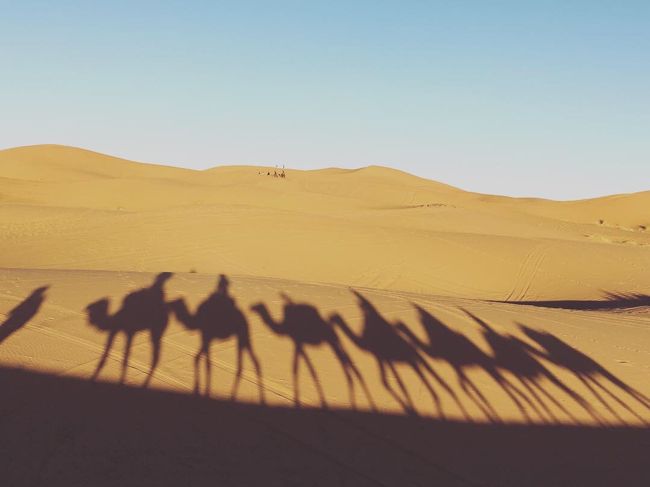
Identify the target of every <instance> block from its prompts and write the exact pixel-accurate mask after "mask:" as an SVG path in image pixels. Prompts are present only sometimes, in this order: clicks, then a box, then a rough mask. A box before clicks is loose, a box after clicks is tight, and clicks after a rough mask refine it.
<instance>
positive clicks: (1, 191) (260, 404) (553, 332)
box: [0, 146, 650, 486]
mask: <svg viewBox="0 0 650 487" xmlns="http://www.w3.org/2000/svg"><path fill="white" fill-rule="evenodd" d="M268 171H269V170H268V168H256V167H224V168H217V169H213V170H208V171H188V170H181V169H175V168H167V167H160V166H153V165H145V164H137V163H132V162H129V161H123V160H119V159H113V158H108V157H106V156H102V155H99V154H94V153H89V152H87V151H80V150H78V149H72V148H65V147H58V146H39V147H31V148H21V149H14V150H9V151H3V152H0V181H1V183H2V184H1V185H0V228H1V229H2V231H1V232H0V249H2V252H0V282H1V283H2V285H1V287H0V386H1V387H2V390H3V400H2V401H1V402H0V404H1V406H0V412H1V417H2V420H1V422H0V437H1V438H3V442H2V446H0V478H2V479H6V485H48V486H50V485H65V486H69V485H139V486H140V485H185V484H186V485H260V484H264V485H323V486H326V485H327V486H330V485H355V486H356V485H395V486H398V485H400V486H401V485H423V486H424V485H483V486H497V485H499V486H500V485H508V486H510V485H512V486H520V485H539V486H547V485H567V486H569V485H571V486H574V485H603V486H604V485H639V486H642V485H643V486H645V485H648V484H649V483H650V469H649V468H648V462H647V458H648V453H649V452H650V433H649V432H650V430H649V429H648V422H650V399H649V396H650V382H649V380H648V377H649V375H650V298H649V297H648V294H650V291H649V289H650V273H649V272H648V269H650V265H649V264H650V247H648V244H649V243H650V234H649V233H647V232H646V230H645V228H646V225H648V223H649V222H648V214H647V212H646V211H645V208H647V207H648V203H650V196H649V195H648V193H640V194H634V195H623V196H616V197H608V198H602V199H596V200H590V201H578V202H564V203H560V202H551V201H544V200H528V199H511V198H503V197H494V196H485V195H478V194H474V193H467V192H464V191H461V190H458V189H455V188H451V187H449V186H445V185H442V184H439V183H435V182H431V181H426V180H423V179H419V178H415V177H413V176H410V175H407V174H404V173H399V172H397V171H393V170H389V169H385V168H379V167H371V168H365V169H361V170H357V171H349V170H338V169H330V170H322V171H310V172H299V171H287V177H286V178H284V179H281V178H274V177H273V176H272V175H271V176H267V175H266V173H267V172H268ZM272 171H273V169H271V172H272ZM644 205H645V206H644ZM190 271H193V272H190Z"/></svg>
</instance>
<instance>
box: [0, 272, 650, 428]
mask: <svg viewBox="0 0 650 487" xmlns="http://www.w3.org/2000/svg"><path fill="white" fill-rule="evenodd" d="M171 277H172V274H171V273H161V274H159V275H158V276H156V278H155V279H154V281H153V283H152V284H151V285H150V286H148V287H144V288H142V289H139V290H136V291H133V292H131V293H129V294H128V295H126V296H125V297H124V299H123V300H122V304H121V307H120V308H119V309H118V310H117V311H116V312H115V313H112V314H111V313H109V305H110V302H109V300H108V299H107V298H103V299H101V300H99V301H96V302H94V303H92V304H90V305H88V306H87V307H86V313H87V318H88V322H89V324H90V325H92V326H93V327H95V328H97V329H99V330H101V331H102V332H104V333H107V334H108V337H107V341H106V345H105V347H104V351H103V353H102V355H101V357H100V359H99V362H98V364H97V367H96V369H95V372H94V374H93V376H92V379H93V380H95V379H96V378H97V377H98V375H99V373H100V372H101V370H102V369H103V367H104V366H105V364H106V361H107V359H108V356H109V354H110V352H111V349H112V346H113V343H114V341H115V338H116V336H117V335H118V334H120V333H122V334H124V335H125V337H126V344H125V348H124V354H123V357H122V372H121V376H120V383H123V382H124V380H125V378H126V371H127V368H128V364H129V356H130V349H131V345H132V341H133V338H134V336H135V335H136V334H138V333H140V332H146V333H148V334H149V337H150V341H151V347H152V359H151V367H150V370H149V373H148V375H147V378H146V380H145V382H144V384H143V386H144V387H147V386H148V385H149V383H150V381H151V380H152V377H153V375H154V372H155V370H156V367H157V366H158V363H159V361H160V356H161V346H162V337H163V335H164V333H165V331H166V329H167V326H168V323H169V321H170V318H171V317H172V316H173V317H175V319H176V320H177V321H178V322H179V323H180V324H182V325H183V327H184V328H185V329H186V330H187V331H189V332H194V333H196V332H198V335H199V337H200V338H199V344H198V349H197V352H196V353H195V355H194V357H193V364H194V392H195V394H197V395H204V396H207V397H210V396H211V385H212V380H213V377H212V368H213V357H212V351H211V344H212V343H213V342H215V341H227V340H235V341H236V346H237V348H236V351H237V358H236V370H235V376H234V382H233V384H232V389H231V391H230V399H231V400H234V399H236V398H237V393H238V390H239V387H240V383H241V380H242V374H243V370H244V360H245V358H248V360H249V361H250V362H251V364H252V366H253V368H254V371H255V374H256V381H255V382H256V385H257V388H258V396H259V402H260V403H261V404H265V402H266V399H265V386H264V376H263V373H262V370H263V364H262V363H261V362H262V360H261V359H260V357H259V356H258V354H257V353H256V349H255V348H254V346H253V336H254V335H255V333H253V331H254V330H253V329H252V327H251V325H250V323H249V320H248V318H247V312H245V311H244V310H242V309H241V308H240V307H239V306H238V304H237V301H236V299H235V297H234V296H233V295H232V293H231V291H230V281H229V279H228V277H227V276H225V275H221V276H219V278H218V280H217V285H216V289H215V290H214V291H213V292H212V293H211V294H209V295H208V296H207V297H206V298H205V299H204V300H203V301H202V302H201V303H200V304H198V306H197V307H196V309H195V310H194V311H192V310H191V309H190V307H189V306H188V304H187V302H186V300H185V299H184V298H182V297H179V298H175V299H172V300H167V298H166V295H165V289H164V286H165V283H166V282H167V281H168V280H169V279H170V278H171ZM351 292H352V293H353V295H354V297H355V299H356V304H357V306H358V310H359V311H360V314H361V317H362V319H361V322H360V323H359V327H358V330H359V331H355V330H356V329H357V326H356V325H357V324H356V323H352V325H354V326H351V324H348V322H347V321H346V320H345V319H344V318H343V317H342V316H341V314H340V313H337V312H332V313H330V314H329V316H324V315H323V313H322V312H321V311H319V309H318V307H317V306H315V305H313V304H310V303H306V302H298V301H295V300H293V299H292V298H291V297H289V296H288V295H287V294H286V293H280V297H281V299H282V316H281V317H280V318H279V319H278V318H276V317H274V316H273V313H272V312H271V311H270V310H269V307H268V306H267V305H266V304H265V303H263V302H257V303H255V304H253V305H252V306H250V307H249V309H248V310H247V311H248V312H250V313H252V314H253V315H254V316H256V317H257V318H258V320H256V322H257V323H259V324H258V325H257V326H263V327H264V328H265V330H266V331H267V333H268V332H269V331H270V332H271V334H272V335H271V336H277V337H278V338H280V339H284V340H290V342H291V343H292V345H293V353H292V354H291V356H290V357H289V356H287V357H286V360H287V366H288V369H289V370H290V372H291V377H292V381H293V401H294V406H295V407H301V406H302V401H301V390H300V382H301V381H300V370H301V365H303V364H304V367H305V368H306V369H307V371H308V373H309V376H310V377H311V380H312V381H313V384H314V386H315V390H316V393H317V396H318V400H319V403H320V407H321V408H323V409H327V408H328V407H329V401H328V397H327V394H326V391H325V388H324V387H323V384H322V382H321V376H322V371H320V370H319V365H318V363H317V362H316V361H314V359H313V354H312V351H313V350H317V349H325V350H328V351H329V352H330V353H331V356H332V357H333V358H334V359H335V360H336V363H338V365H339V367H340V370H341V371H342V372H343V376H344V378H345V381H346V384H347V390H348V403H347V404H349V405H350V406H351V408H352V409H353V410H354V409H356V408H357V402H356V392H357V388H358V387H360V389H361V390H362V391H363V394H364V396H365V397H366V399H367V402H368V404H369V407H370V408H371V409H372V410H377V407H376V400H375V398H376V397H377V394H378V392H379V391H378V390H375V391H373V390H371V387H370V385H369V384H370V383H371V382H369V381H368V379H367V377H366V372H367V371H366V372H364V370H362V368H361V367H359V366H358V365H357V364H355V362H354V361H353V358H352V357H353V356H357V355H356V354H360V355H366V356H370V357H371V358H372V359H374V362H375V364H376V368H377V371H378V374H379V383H378V386H379V387H380V388H381V389H382V390H383V392H384V393H386V394H387V395H388V397H389V398H392V399H390V400H393V401H394V402H395V404H396V405H397V406H398V407H399V408H400V409H401V410H403V412H404V413H405V414H407V415H413V416H417V415H419V414H420V413H421V412H422V411H420V412H418V408H420V409H422V405H421V404H419V405H417V407H416V401H415V400H414V397H413V393H412V391H411V389H412V388H413V387H414V386H413V385H412V384H411V385H410V387H409V384H408V381H406V380H405V377H404V373H405V372H408V373H409V375H412V376H413V377H414V378H416V379H417V382H418V383H419V388H420V389H421V390H422V391H424V392H425V394H426V396H428V397H429V398H430V400H431V403H432V406H433V409H432V410H431V411H432V413H431V414H428V413H425V414H427V415H428V416H434V417H437V418H440V419H445V418H446V417H447V415H446V413H445V411H444V408H443V404H444V403H445V402H446V400H451V401H452V403H453V404H455V405H456V407H457V408H458V410H459V412H460V414H462V416H463V417H464V419H465V420H466V421H468V422H472V421H474V420H475V418H474V417H472V415H471V414H470V412H469V411H468V406H469V405H471V406H472V408H473V409H475V410H477V411H479V412H480V413H479V414H481V415H482V420H483V421H486V422H489V423H500V422H502V421H503V419H502V414H500V411H499V406H500V407H503V403H502V402H499V403H496V402H494V401H493V400H492V401H491V400H490V396H491V395H492V394H491V392H493V391H501V392H503V393H504V394H505V396H506V397H507V398H508V399H507V400H509V401H511V404H512V407H514V410H515V411H518V412H519V414H520V416H521V417H522V419H523V420H524V421H525V422H527V423H537V422H541V423H544V424H558V423H561V422H567V420H568V421H569V422H570V423H573V424H577V423H580V420H579V418H578V417H577V416H578V413H579V415H581V416H585V415H586V417H588V418H590V420H591V421H593V422H595V423H597V424H600V425H603V426H607V425H610V424H613V423H618V424H620V423H625V418H624V417H623V416H622V415H621V414H620V411H622V410H624V411H626V412H627V415H628V416H633V417H635V418H636V420H638V421H640V422H641V423H643V424H647V422H646V419H644V418H648V416H649V411H650V399H648V398H647V397H646V396H645V395H644V394H643V393H641V392H640V391H638V390H636V389H634V388H633V387H631V386H630V385H628V384H626V383H625V382H624V381H623V380H621V379H620V378H618V377H616V376H615V375H614V374H613V373H612V372H611V371H608V370H607V369H606V368H605V367H604V366H602V365H600V364H599V363H597V362H596V361H595V360H594V359H592V358H590V357H589V356H587V355H585V354H584V353H582V352H580V351H579V350H577V349H575V348H573V347H572V346H570V345H569V344H567V343H565V342H564V341H562V340H561V339H560V338H559V337H557V336H555V335H553V334H551V333H549V332H546V331H538V330H534V329H532V328H530V327H527V326H525V325H521V324H519V325H518V326H519V328H518V329H519V331H520V332H521V335H520V336H515V335H512V334H510V333H504V332H500V331H497V330H496V329H495V327H494V326H492V325H491V324H489V323H488V322H487V321H486V320H484V319H482V318H480V317H478V316H476V315H475V314H473V313H471V312H470V311H467V310H464V309H460V308H459V311H461V312H462V313H463V314H464V316H465V317H466V319H467V320H468V322H469V323H470V326H473V327H474V328H475V331H477V332H479V333H480V334H481V335H482V339H483V340H482V341H483V346H479V345H478V344H477V343H475V342H474V341H472V340H471V339H470V338H468V337H467V336H466V335H465V334H463V333H461V332H460V331H457V330H454V329H453V328H451V327H449V326H448V325H447V324H445V323H444V322H442V321H441V320H440V319H439V318H437V317H435V316H434V315H433V314H432V313H431V312H429V311H427V310H425V309H423V308H422V307H420V306H419V305H416V304H413V303H411V305H412V306H413V308H414V310H415V311H416V312H417V316H418V317H419V325H420V327H421V332H419V333H418V332H416V331H414V329H412V328H410V327H409V326H407V325H406V324H405V323H404V322H401V321H396V322H391V321H389V320H387V319H386V318H385V317H384V316H382V314H381V312H380V311H379V310H378V309H377V308H376V307H375V306H374V305H373V304H372V303H371V302H370V300H369V299H368V298H367V297H366V296H364V295H363V294H361V293H360V292H358V291H355V290H351ZM37 299H38V298H36V297H35V298H32V301H34V302H35V301H37ZM26 302H27V301H26ZM25 306H26V308H29V306H30V305H25ZM31 306H32V307H33V306H34V304H32V305H31ZM11 319H12V318H11V317H10V319H9V320H7V321H8V322H9V321H10V320H11ZM19 322H20V320H16V321H15V323H19ZM4 326H5V325H3V327H2V328H0V330H2V329H3V328H4ZM10 327H13V328H15V327H16V325H15V324H12V325H10ZM421 337H424V338H421ZM353 348H354V349H355V353H352V349H353ZM274 360H275V361H278V360H279V361H282V360H285V358H284V357H282V356H275V357H274ZM202 365H203V368H202ZM274 365H275V364H274ZM443 365H444V366H445V367H448V368H450V369H451V371H452V375H449V374H448V373H442V372H441V366H443ZM556 371H557V372H556ZM475 372H481V373H483V374H486V375H487V377H489V379H490V381H491V384H489V382H487V383H486V382H485V381H483V382H480V381H477V380H476V379H475V378H474V377H476V374H475ZM565 376H567V377H573V378H576V379H577V380H578V381H579V383H581V384H582V385H583V386H584V387H583V388H581V389H584V390H585V392H579V391H578V390H576V389H575V388H574V387H572V386H571V385H570V383H567V382H566V379H565ZM449 377H451V381H450V380H449V379H448V378H449ZM202 384H203V385H202ZM495 386H496V387H495ZM445 398H446V400H445ZM594 404H595V405H598V408H596V407H594Z"/></svg>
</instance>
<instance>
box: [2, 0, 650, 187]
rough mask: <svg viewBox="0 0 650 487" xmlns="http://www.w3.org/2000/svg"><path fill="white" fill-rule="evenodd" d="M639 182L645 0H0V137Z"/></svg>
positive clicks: (153, 154)
mask: <svg viewBox="0 0 650 487" xmlns="http://www.w3.org/2000/svg"><path fill="white" fill-rule="evenodd" d="M43 143H57V144H65V145H72V146H77V147H83V148H88V149H92V150H96V151H99V152H104V153H109V154H111V155H117V156H122V157H125V158H128V159H132V160H139V161H145V162H154V163H162V164H169V165H178V166H183V167H190V168H199V169H201V168H207V167H213V166H217V165H223V164H264V165H275V164H284V165H286V167H288V168H296V169H310V168H322V167H331V166H336V167H350V168H353V167H362V166H367V165H371V164H377V165H385V166H390V167H394V168H398V169H401V170H404V171H408V172H410V173H413V174H417V175H419V176H423V177H427V178H430V179H434V180H438V181H442V182H445V183H448V184H452V185H454V186H458V187H461V188H464V189H468V190H473V191H479V192H484V193H492V194H506V195H513V196H540V197H548V198H554V199H576V198H584V197H592V196H599V195H604V194H612V193H625V192H634V191H642V190H650V1H648V0H640V1H635V0H617V1H616V0H615V1H610V0H558V1H551V0H536V1H521V0H518V1H514V0H513V1H507V0H503V1H499V0H480V1H479V0H477V1H469V0H453V1H452V0H449V1H435V0H422V1H420V0H397V1H392V0H372V1H370V0H346V1H338V0H328V1H320V0H310V1H308V0H302V1H297V0H296V1H285V0H275V1H269V0H260V1H249V0H236V1H218V0H212V1H199V0H194V1H191V0H185V1H166V0H156V1H149V0H129V1H122V0H112V1H110V2H89V1H79V0H77V1H71V0H57V1H56V2H52V1H51V0H44V1H34V0H21V1H20V2H18V1H15V0H11V1H7V0H0V148H8V147H15V146H21V145H32V144H43Z"/></svg>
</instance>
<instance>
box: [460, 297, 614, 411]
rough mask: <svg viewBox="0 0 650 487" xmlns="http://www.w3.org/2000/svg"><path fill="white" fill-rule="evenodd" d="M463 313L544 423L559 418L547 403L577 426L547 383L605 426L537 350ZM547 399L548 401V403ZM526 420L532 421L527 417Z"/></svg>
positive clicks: (497, 366)
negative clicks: (478, 329)
mask: <svg viewBox="0 0 650 487" xmlns="http://www.w3.org/2000/svg"><path fill="white" fill-rule="evenodd" d="M461 310H462V311H463V312H464V313H465V314H466V315H467V316H469V317H470V318H472V319H473V320H474V322H476V323H477V324H478V325H479V326H480V327H481V328H482V331H483V337H484V339H485V341H486V342H487V344H488V345H489V346H490V348H491V349H492V355H493V357H494V364H495V366H496V368H497V369H498V370H499V371H501V372H509V373H510V374H512V375H513V376H514V377H515V378H516V379H517V381H518V382H519V383H520V385H521V386H522V388H523V389H524V390H525V391H526V392H527V395H524V396H522V397H523V398H524V399H525V400H526V402H527V403H528V404H529V405H530V407H531V408H532V409H533V410H534V411H535V413H536V414H537V415H538V416H539V418H540V419H541V420H542V421H544V422H548V421H549V420H550V422H558V418H557V416H556V415H555V413H554V412H553V411H552V410H551V409H550V408H549V407H548V404H547V402H546V401H548V402H550V403H552V404H553V405H555V406H556V407H557V408H558V409H559V410H561V411H562V412H563V413H564V414H565V415H566V416H568V417H569V418H570V419H571V420H572V421H573V422H576V423H577V422H578V421H577V419H576V417H575V416H574V415H573V414H572V413H571V412H570V411H569V410H568V409H567V408H566V407H564V405H563V404H562V403H561V402H560V401H559V400H558V399H557V398H556V396H555V394H554V393H553V392H552V391H549V390H547V389H546V388H545V387H544V386H543V385H542V384H541V381H542V380H547V381H548V382H550V383H551V384H553V385H554V386H555V387H557V388H558V389H559V390H561V391H562V392H564V393H565V394H566V395H567V396H569V397H570V398H571V399H572V400H573V401H575V402H576V403H577V404H578V405H579V406H580V407H582V408H583V409H584V410H585V411H586V412H587V413H588V414H589V415H590V416H591V417H592V418H593V419H594V420H596V421H597V422H598V423H600V424H603V418H602V417H601V416H600V415H599V414H597V413H596V411H595V410H594V409H593V408H592V407H591V406H590V405H589V403H588V402H587V401H586V400H585V399H584V398H583V397H582V396H581V395H580V394H578V393H577V392H575V391H574V390H572V389H571V388H570V387H568V386H567V385H566V384H565V383H564V382H562V381H561V380H560V379H559V378H558V377H557V376H556V375H555V374H553V373H552V372H551V371H550V370H549V369H548V368H547V367H546V366H544V364H542V362H540V361H539V360H538V359H537V357H538V356H539V354H538V353H537V352H538V351H537V350H535V349H534V348H533V347H531V346H530V345H529V344H527V343H526V342H524V341H522V340H520V339H519V338H517V337H515V336H513V335H509V334H501V333H498V332H497V331H495V330H494V329H493V328H492V327H491V326H490V325H488V324H487V323H486V322H485V321H484V320H482V319H480V318H479V317H477V316H476V315H474V314H472V313H470V312H469V311H467V310H465V309H462V308H461ZM531 397H532V399H531ZM544 398H546V401H545V400H544ZM527 419H529V418H528V417H527Z"/></svg>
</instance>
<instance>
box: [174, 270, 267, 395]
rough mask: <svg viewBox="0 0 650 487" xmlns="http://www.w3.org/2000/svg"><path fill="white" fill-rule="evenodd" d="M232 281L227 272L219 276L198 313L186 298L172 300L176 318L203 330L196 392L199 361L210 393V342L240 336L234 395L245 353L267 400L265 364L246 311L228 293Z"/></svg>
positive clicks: (196, 363) (196, 360)
mask: <svg viewBox="0 0 650 487" xmlns="http://www.w3.org/2000/svg"><path fill="white" fill-rule="evenodd" d="M229 286H230V281H229V280H228V278H227V277H226V276H225V275H223V274H222V275H221V276H220V277H219V281H218V283H217V289H216V291H215V292H214V293H212V294H211V295H210V296H209V297H208V298H207V299H206V300H205V301H203V302H202V303H201V304H200V305H199V307H198V308H197V310H196V312H195V313H194V314H192V313H191V312H190V311H189V309H188V307H187V305H186V304H185V301H184V300H183V299H177V300H175V301H173V302H172V303H170V307H171V309H172V310H173V312H174V314H175V315H176V318H177V319H178V320H179V321H180V322H181V323H183V325H185V327H186V328H187V329H189V330H199V331H200V332H201V347H200V349H199V351H198V352H197V354H196V356H195V357H194V391H195V392H196V393H198V392H199V388H200V361H201V358H203V359H204V361H205V374H206V383H205V392H206V395H207V396H209V395H210V384H211V378H212V377H211V375H212V360H211V357H210V345H211V343H212V341H213V340H228V339H229V338H231V337H236V338H237V372H236V374H235V382H234V384H233V388H232V392H231V397H232V398H233V399H234V398H235V397H236V396H237V390H238V388H239V383H240V381H241V376H242V369H243V358H244V357H243V356H244V353H246V354H247V355H248V356H249V357H250V359H251V361H252V362H253V366H254V367H255V372H256V373H257V385H258V388H259V395H260V401H261V402H262V403H264V401H265V400H264V385H263V380H262V367H261V366H260V363H259V360H258V358H257V356H256V355H255V352H254V351H253V344H252V342H251V337H250V331H249V326H248V321H247V320H246V317H245V316H244V313H243V312H242V311H241V310H240V309H239V308H238V307H237V304H236V302H235V299H234V298H233V297H232V296H231V295H230V292H229Z"/></svg>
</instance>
